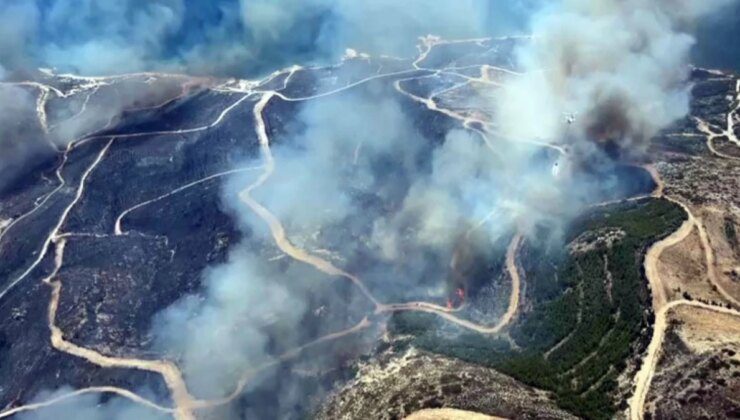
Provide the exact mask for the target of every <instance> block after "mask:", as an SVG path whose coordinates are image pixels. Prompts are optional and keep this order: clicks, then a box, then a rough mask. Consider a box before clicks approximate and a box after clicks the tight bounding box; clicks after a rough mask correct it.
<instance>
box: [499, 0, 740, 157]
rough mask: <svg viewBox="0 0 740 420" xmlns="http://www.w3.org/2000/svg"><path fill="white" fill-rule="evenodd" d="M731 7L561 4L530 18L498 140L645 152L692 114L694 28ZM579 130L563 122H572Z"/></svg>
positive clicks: (648, 1) (647, 0)
mask: <svg viewBox="0 0 740 420" xmlns="http://www.w3.org/2000/svg"><path fill="white" fill-rule="evenodd" d="M729 1H730V0H716V1H707V2H695V1H688V0H687V1H654V0H629V1H617V0H599V1H585V0H565V1H563V2H561V3H557V4H555V5H552V6H548V7H545V8H544V9H543V10H542V11H540V12H538V13H537V14H535V16H534V17H533V20H532V28H533V33H534V39H533V41H532V42H531V43H529V44H525V45H524V46H522V47H521V48H520V49H519V50H518V52H517V54H518V57H517V58H518V61H519V63H520V64H521V66H522V67H523V70H524V71H525V73H526V74H524V75H523V76H522V77H517V78H512V80H510V81H509V82H508V83H507V86H506V87H505V88H504V89H503V92H502V95H501V96H500V100H498V101H497V103H498V122H499V125H500V128H501V130H502V134H504V135H505V136H507V137H510V138H514V139H532V138H538V139H544V140H547V141H551V142H579V141H582V140H587V141H589V142H596V143H599V144H602V145H604V144H607V143H616V144H619V145H620V146H621V147H622V148H623V149H624V150H626V151H627V153H640V152H641V151H642V150H643V149H644V148H645V147H646V145H647V142H648V141H649V140H650V139H651V138H652V137H653V136H654V135H655V134H656V133H657V132H658V131H659V130H661V129H662V128H664V127H666V126H667V125H669V124H670V123H671V122H673V121H675V120H677V119H679V118H681V117H683V116H684V115H686V114H687V112H688V105H689V99H690V92H689V86H688V83H687V77H688V63H689V53H690V51H691V47H692V45H693V43H694V40H693V37H692V36H691V34H690V33H689V32H688V28H690V26H691V25H692V24H694V23H695V21H696V19H698V18H699V17H701V16H702V15H704V14H706V13H709V12H712V11H715V10H717V9H718V8H719V7H721V6H723V5H725V4H727V3H729ZM571 114H572V115H575V116H576V117H577V120H576V123H575V124H574V125H573V126H572V127H571V126H569V124H568V123H566V117H565V116H566V115H571Z"/></svg>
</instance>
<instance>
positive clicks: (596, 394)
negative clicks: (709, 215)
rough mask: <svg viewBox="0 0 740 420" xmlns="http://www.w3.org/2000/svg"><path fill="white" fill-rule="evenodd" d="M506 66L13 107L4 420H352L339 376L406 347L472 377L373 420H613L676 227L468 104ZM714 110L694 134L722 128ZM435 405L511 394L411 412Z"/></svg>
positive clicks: (155, 82) (368, 65)
mask: <svg viewBox="0 0 740 420" xmlns="http://www.w3.org/2000/svg"><path fill="white" fill-rule="evenodd" d="M521 42H526V40H525V39H518V38H507V39H500V40H499V39H482V40H466V41H460V42H447V41H444V40H441V39H437V38H433V37H430V38H425V39H424V40H423V42H422V45H421V46H420V55H419V56H418V57H416V58H415V59H408V60H402V59H394V58H373V57H369V56H364V55H362V54H358V53H355V52H353V51H349V52H348V54H347V57H346V58H345V60H344V61H343V62H342V63H340V64H338V65H336V66H332V67H322V68H299V67H292V68H289V69H285V70H283V71H280V72H276V73H275V74H273V75H271V76H270V77H269V78H267V79H265V80H262V81H245V80H213V79H195V78H188V77H182V76H170V75H158V74H142V75H131V76H124V77H119V78H103V79H89V78H77V77H71V76H48V78H46V79H44V80H42V81H41V82H39V83H35V84H20V85H18V86H15V85H14V88H17V89H22V90H24V91H26V92H28V94H29V95H36V96H35V97H36V98H37V99H38V102H32V103H34V106H33V107H32V109H31V110H30V111H29V112H31V113H32V117H28V121H38V126H37V127H36V126H34V127H35V128H34V131H33V134H24V136H26V135H28V136H29V137H28V138H29V139H31V140H29V141H38V142H39V147H38V148H37V150H41V152H39V153H38V154H37V153H34V154H33V155H31V156H30V159H32V161H33V162H35V164H34V165H32V167H31V168H32V170H27V171H20V172H18V171H16V172H15V173H14V176H13V178H12V179H13V180H12V182H10V183H8V184H7V185H5V186H3V190H2V193H1V195H0V257H1V259H0V261H2V262H1V263H0V283H1V284H0V286H1V287H0V377H2V378H3V381H2V385H1V386H2V388H0V406H2V407H4V410H5V411H3V413H6V414H11V413H15V412H14V411H13V410H15V409H16V408H17V409H19V410H26V409H28V411H29V412H30V413H39V414H41V415H44V413H46V415H48V413H51V412H52V410H54V406H52V408H49V409H48V411H45V410H43V409H41V410H38V407H36V406H33V405H28V404H29V403H32V402H44V401H54V397H64V398H67V397H69V398H68V399H66V400H65V401H66V402H67V403H68V404H71V406H69V407H71V409H73V410H74V409H82V408H84V409H89V408H90V407H89V406H92V407H95V406H96V405H97V403H98V402H99V400H98V399H97V396H98V395H104V397H102V399H101V400H100V402H102V403H103V405H102V407H103V408H99V409H100V410H111V411H102V412H105V413H118V414H116V415H119V414H120V413H122V412H123V413H125V412H126V411H125V410H130V409H133V408H132V407H134V408H135V409H136V410H141V414H138V415H140V416H145V415H146V416H153V417H157V416H175V417H176V418H192V416H198V417H202V418H229V417H230V416H233V417H235V418H242V417H245V416H251V417H255V418H300V417H303V416H305V415H307V413H311V412H314V410H318V409H319V408H318V407H319V406H320V405H321V403H322V401H323V397H325V396H326V394H328V393H331V392H332V391H333V392H334V394H333V398H330V399H329V404H330V405H329V406H324V407H322V408H321V410H320V411H321V412H324V413H331V417H344V418H356V417H357V416H356V415H355V414H353V413H357V412H358V410H359V411H361V409H358V408H357V407H356V406H355V407H352V406H345V405H344V404H345V403H346V401H347V400H346V399H342V397H343V396H345V395H349V396H351V395H355V394H357V395H363V394H364V393H365V391H366V389H365V388H363V386H366V385H367V383H365V382H364V381H365V379H367V378H363V376H362V372H363V370H362V369H360V370H359V374H358V375H355V373H356V367H357V366H358V365H357V360H358V358H360V357H362V356H363V355H375V356H378V357H379V358H383V357H395V356H396V352H397V353H398V354H401V355H402V354H403V352H404V351H405V350H406V348H407V347H408V346H416V347H421V348H424V349H427V350H429V351H432V352H437V353H441V354H444V355H447V356H445V357H449V358H448V359H445V358H444V357H443V356H433V357H432V358H436V359H439V360H444V362H440V363H444V364H449V366H453V367H454V366H457V365H458V364H461V363H462V362H460V361H459V360H458V359H462V360H465V361H467V362H470V363H472V364H474V365H477V366H473V365H467V364H466V365H464V366H465V369H467V371H470V372H473V373H471V374H470V375H473V376H472V377H473V379H475V376H477V375H484V376H485V372H491V378H493V379H491V378H487V380H481V381H478V380H468V381H465V380H464V379H466V378H462V379H461V378H454V377H452V378H451V377H450V375H452V376H454V375H455V373H454V372H448V374H446V375H441V374H440V375H437V376H434V375H431V376H430V377H431V378H432V380H431V382H430V383H426V382H424V381H421V380H420V381H418V382H416V381H413V380H412V381H410V382H409V383H403V384H402V385H403V386H402V387H401V389H403V392H400V393H399V394H398V395H381V396H379V397H378V398H379V400H381V401H391V402H392V404H390V403H389V406H388V407H387V409H384V410H380V411H378V413H381V412H382V415H384V416H388V418H396V417H398V416H401V415H406V414H410V413H411V412H413V411H414V410H417V409H423V408H434V407H436V406H439V405H440V404H442V405H455V406H456V408H463V409H469V410H476V411H479V412H484V413H487V414H491V415H503V416H513V415H515V414H516V413H517V412H518V411H517V407H521V406H527V405H534V404H539V403H542V404H544V405H545V406H546V410H545V411H543V412H546V413H550V414H551V415H552V416H553V417H555V418H563V417H568V416H570V415H571V414H569V413H567V412H566V411H564V409H565V410H570V411H571V412H572V413H575V414H576V415H581V416H589V417H602V416H606V415H609V414H612V413H613V412H614V411H615V410H617V409H618V408H619V407H620V404H621V405H624V404H626V398H627V396H628V395H629V393H630V388H631V378H629V377H628V378H627V379H626V380H625V379H624V376H625V375H627V376H629V375H631V374H633V373H635V370H636V369H637V368H636V367H635V366H634V365H633V362H634V361H635V360H638V359H639V358H640V355H641V352H642V351H643V350H645V347H646V345H647V341H649V336H650V335H649V334H648V331H649V329H648V328H647V327H648V325H649V324H650V323H651V320H652V316H651V315H650V314H649V308H650V306H651V305H650V296H649V292H648V290H649V289H648V286H647V280H646V278H645V276H644V274H643V273H642V271H641V265H642V259H643V255H644V253H645V251H646V250H647V248H648V247H649V246H650V245H651V244H652V243H653V242H655V240H657V239H660V238H663V237H665V236H667V235H669V234H670V233H671V232H672V231H674V230H676V229H677V228H678V226H679V225H680V224H681V222H682V221H683V218H684V214H683V213H682V212H681V210H680V208H679V207H678V206H677V205H675V204H672V203H669V202H667V201H665V200H661V199H659V198H657V197H658V196H660V195H661V194H662V190H660V188H658V192H655V194H654V195H655V196H656V197H655V198H649V197H648V196H650V195H651V194H652V193H653V191H654V190H655V189H656V181H657V180H656V179H654V178H653V177H652V176H651V175H650V173H649V172H648V171H646V170H645V169H643V168H641V167H640V166H638V165H639V164H642V163H643V162H627V161H625V162H621V161H617V162H614V161H611V160H609V159H605V160H604V161H601V160H600V161H598V162H597V163H593V164H584V163H583V162H579V163H577V164H574V165H566V163H567V162H569V156H570V155H569V152H570V150H568V147H567V145H563V144H558V143H550V139H540V138H522V139H505V138H502V137H501V136H499V135H498V133H497V127H496V126H495V124H494V123H493V122H492V121H493V114H494V113H495V110H494V109H491V107H490V106H487V105H486V104H490V97H491V96H493V95H495V94H496V93H497V92H498V89H499V88H500V86H501V83H502V81H504V80H506V79H507V78H511V77H517V73H516V72H517V70H518V69H517V68H516V67H515V66H514V65H513V64H512V60H511V56H512V50H513V48H515V46H516V45H517V44H518V43H521ZM699 73H701V72H699ZM699 73H698V74H697V78H698V79H697V83H698V84H699V87H698V88H697V90H696V91H697V92H704V89H708V90H712V86H713V85H714V84H715V83H717V82H716V80H714V78H711V77H710V78H709V80H703V79H701V78H700V77H699V76H701V74H703V73H701V74H699ZM723 78H724V76H723ZM727 78H729V76H727ZM723 86H724V85H723ZM151 92H156V94H153V93H152V94H149V93H151ZM716 93H717V95H714V96H712V98H713V99H707V96H706V95H697V98H698V99H697V100H698V101H700V102H696V103H697V104H699V105H700V106H697V107H695V109H694V111H693V112H694V114H695V115H697V116H701V117H702V118H705V119H708V120H711V118H716V121H715V122H717V123H721V122H722V121H723V120H722V118H723V115H724V117H726V115H727V110H728V106H729V105H728V104H727V103H723V102H722V101H721V100H720V98H719V96H720V93H727V90H726V89H725V90H722V91H721V92H720V91H719V90H718V91H717V92H716ZM710 96H711V95H710ZM153 98H154V99H153ZM709 102H711V103H712V104H714V105H713V106H714V107H716V108H717V109H716V110H715V109H714V108H712V110H707V108H708V107H709V105H707V103H709ZM112 104H115V108H117V111H116V112H103V110H106V109H108V108H110V107H111V106H112ZM735 112H736V111H735ZM704 113H706V114H704ZM723 113H724V114H723ZM710 117H711V118H710ZM725 121H726V118H725ZM686 124H687V125H688V124H690V121H687V122H686ZM679 131H680V130H679ZM70 133H75V134H76V136H75V137H74V138H70V137H68V136H69V135H70ZM692 144H693V143H692ZM710 144H711V141H710ZM671 145H673V146H671ZM694 146H696V145H694ZM694 146H691V147H694ZM730 146H731V145H730ZM661 147H681V148H683V147H686V144H685V143H681V144H680V145H678V144H677V143H675V140H674V142H668V141H665V142H663V143H661ZM700 147H703V146H701V145H699V146H696V148H697V150H698V149H699V148H700ZM54 149H56V150H54ZM701 153H706V151H704V150H703V149H702V151H701ZM599 156H601V155H599ZM512 162H513V163H512ZM462 179H465V180H472V182H471V183H470V184H466V187H469V188H463V187H460V185H461V184H462V183H460V182H458V181H460V180H462ZM668 187H669V188H670V187H671V186H670V185H669V186H668ZM552 189H555V191H557V192H559V193H561V192H562V191H566V193H562V194H560V195H558V194H554V193H553V190H552ZM552 195H556V199H553V198H552ZM622 199H629V200H628V201H627V202H624V203H618V204H616V203H615V202H616V201H619V200H622ZM491 208H493V209H494V210H495V211H492V210H491ZM522 208H526V210H527V211H522V210H521V209H522ZM584 212H585V214H586V215H585V216H583V215H582V214H583V213H584ZM579 215H582V216H580V217H579V218H577V219H575V220H576V223H570V221H571V220H573V218H576V217H577V216H579ZM565 221H568V223H565ZM605 232H606V233H605ZM523 238H525V239H523ZM538 238H539V239H542V241H541V242H539V241H538V240H537V239H538ZM568 245H571V247H568ZM576 248H577V249H576ZM574 256H575V257H574ZM540 257H541V258H540ZM613 258H622V259H620V260H618V261H619V262H618V263H616V264H615V263H613V262H610V261H612V260H611V259H613ZM548 264H550V265H548ZM602 264H603V265H602ZM612 265H615V266H616V267H618V268H614V267H612ZM550 266H553V267H556V269H552V270H551V268H550ZM610 267H612V268H610ZM574 308H578V309H577V310H575V309H574ZM389 320H390V324H389V328H388V331H386V330H385V327H386V322H387V321H389ZM385 333H387V334H385ZM573 337H575V339H573V340H572V341H571V339H572V338H573ZM424 357H426V356H424ZM372 363H374V360H373V361H371V362H369V363H368V365H371V364H372ZM359 366H367V365H364V364H362V363H361V364H360V365H359ZM438 367H439V366H432V368H434V369H437V368H438ZM426 368H428V366H422V367H421V368H420V369H426ZM491 368H496V369H499V370H502V371H504V372H506V373H507V374H508V375H511V376H512V377H513V378H512V377H505V376H503V375H501V374H498V373H495V372H493V371H491V370H489V369H491ZM381 370H382V369H381ZM453 370H456V369H453ZM465 372H466V370H459V371H458V372H457V374H460V375H463V376H465V375H466V373H465ZM481 372H483V373H481ZM416 373H417V374H418V373H419V372H416ZM430 373H435V375H436V374H437V373H439V372H436V371H435V372H430ZM390 374H398V372H395V373H394V372H391V373H390ZM419 377H426V375H424V374H423V371H422V372H421V374H420V375H419ZM435 378H436V379H435ZM412 379H413V378H412ZM425 379H429V378H425ZM467 379H470V378H467ZM488 379H490V381H489V380H488ZM517 381H523V382H526V383H528V384H529V385H531V386H536V387H540V388H545V389H546V390H547V391H554V392H555V393H556V394H552V393H548V392H546V391H536V390H534V389H532V388H529V387H526V386H524V385H522V384H519V383H517ZM625 381H626V382H625ZM391 382H393V381H391ZM617 382H619V383H617ZM457 383H464V384H466V386H468V385H469V386H475V387H479V388H476V389H475V390H471V393H472V394H473V395H479V396H480V395H485V394H486V393H488V392H490V391H491V390H495V389H496V388H497V387H499V386H504V387H507V386H508V385H507V384H513V385H511V386H513V387H516V389H522V390H523V391H522V392H523V393H526V395H516V396H515V398H513V399H510V398H509V396H507V395H503V396H501V398H502V399H503V400H506V401H508V404H499V403H500V402H501V401H499V400H497V399H496V398H492V399H486V398H483V397H480V398H476V399H466V398H461V397H458V396H456V395H457V394H454V392H452V391H450V395H445V396H444V398H426V397H424V395H425V394H426V393H427V391H426V387H431V388H430V391H429V392H438V391H437V387H441V388H440V389H448V388H449V387H450V386H452V387H453V388H450V389H452V390H454V384H457ZM347 384H349V385H347ZM344 385H347V387H343V386H344ZM416 386H419V387H421V389H415V387H416ZM445 387H447V388H445ZM409 389H414V392H413V393H412V392H409V393H408V395H407V392H406V391H407V390H409ZM74 390H77V391H76V392H83V393H88V397H91V398H92V399H90V398H88V399H85V398H82V399H80V398H76V397H74V392H75V391H74ZM50 392H55V394H53V395H49V393H50ZM372 392H377V390H372ZM411 397H413V398H411ZM530 397H531V399H530ZM86 398H87V397H86ZM406 398H411V399H409V400H406ZM336 401H340V403H338V404H337V405H335V406H332V405H331V404H332V403H333V402H336ZM556 403H557V404H559V405H560V406H561V408H555V406H554V405H555V404H556ZM121 407H123V408H121ZM345 409H346V411H344V412H342V411H343V410H345ZM37 410H38V411H37ZM526 413H528V414H527V415H530V416H533V417H537V413H538V412H537V411H536V410H535V411H526ZM540 413H542V412H540Z"/></svg>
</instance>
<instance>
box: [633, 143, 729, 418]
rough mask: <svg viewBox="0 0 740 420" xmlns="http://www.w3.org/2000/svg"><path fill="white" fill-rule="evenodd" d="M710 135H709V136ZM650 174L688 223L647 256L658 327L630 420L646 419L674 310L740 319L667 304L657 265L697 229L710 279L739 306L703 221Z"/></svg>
mask: <svg viewBox="0 0 740 420" xmlns="http://www.w3.org/2000/svg"><path fill="white" fill-rule="evenodd" d="M708 135H709V134H708ZM649 170H650V173H651V175H652V176H653V178H654V179H655V182H656V185H657V186H658V188H657V189H656V192H655V193H654V194H653V195H654V196H655V197H661V198H665V199H667V200H669V201H671V202H673V203H675V204H677V205H679V206H681V208H683V209H684V211H685V212H686V215H687V219H686V221H684V223H683V224H682V225H681V227H680V228H679V229H678V230H677V231H675V232H674V233H673V234H671V235H670V236H668V237H667V238H665V239H663V240H662V241H659V242H656V243H655V244H654V245H653V246H652V247H651V248H650V249H649V250H648V252H647V254H646V256H645V262H644V267H645V275H646V277H647V278H648V282H649V284H650V289H651V291H652V295H653V311H654V313H655V324H654V325H653V336H652V338H651V340H650V344H649V345H648V350H647V354H646V356H645V358H644V359H643V363H642V365H641V367H640V370H639V371H638V373H637V375H636V376H635V378H634V382H635V392H634V394H633V396H632V398H631V399H630V410H629V411H630V419H631V420H642V419H643V417H644V412H645V400H646V398H647V394H648V391H649V389H650V384H651V382H652V379H653V376H654V375H655V370H656V368H657V363H658V359H659V354H660V349H661V347H662V344H663V341H664V339H665V334H666V329H667V327H668V314H669V312H670V311H671V309H673V308H675V307H677V306H680V305H688V306H694V307H701V308H704V309H709V310H712V311H716V312H722V313H726V314H730V315H736V316H740V312H738V311H735V310H732V309H727V308H724V307H720V306H712V305H707V304H705V303H701V302H696V301H688V300H676V301H672V302H668V298H667V294H666V289H665V285H664V284H663V281H662V279H661V277H660V272H659V270H658V262H659V260H660V256H661V255H662V253H663V251H665V250H666V249H667V248H670V247H671V246H673V245H676V244H678V243H680V242H681V241H683V240H684V239H686V237H688V236H689V234H691V232H692V231H693V230H694V228H697V229H698V230H699V234H700V237H701V238H702V239H701V243H702V248H703V252H704V256H705V260H706V263H707V275H708V277H709V280H710V282H711V283H712V284H713V285H715V286H717V289H718V290H719V291H720V293H721V294H722V295H723V296H725V297H726V298H729V299H728V300H729V301H730V302H737V301H736V300H735V299H733V298H732V296H730V295H729V294H728V293H727V292H725V291H724V289H722V288H721V285H719V284H718V282H717V281H716V277H715V276H714V275H713V274H714V256H713V252H712V248H711V246H710V244H709V241H708V239H707V238H706V232H705V231H704V228H703V225H702V223H701V221H699V220H697V219H696V218H695V217H694V215H693V214H692V213H691V210H690V209H689V208H688V206H686V205H685V204H683V203H682V202H680V201H678V200H676V199H674V198H672V197H669V196H666V195H665V194H664V183H663V181H662V180H661V178H660V175H659V173H658V172H657V170H655V168H654V167H652V166H650V167H649Z"/></svg>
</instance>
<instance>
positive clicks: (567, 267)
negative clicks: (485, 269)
mask: <svg viewBox="0 0 740 420" xmlns="http://www.w3.org/2000/svg"><path fill="white" fill-rule="evenodd" d="M684 218H685V214H684V212H683V210H682V209H681V208H680V207H679V206H677V205H675V204H673V203H671V202H669V201H666V200H659V199H645V200H641V201H638V202H632V203H623V204H618V205H614V206H610V207H606V208H599V209H596V210H593V211H590V212H588V213H586V214H585V215H583V216H581V217H580V218H578V220H575V221H574V222H573V223H571V224H570V227H569V228H568V230H567V231H566V234H565V243H568V242H570V241H571V240H573V239H574V238H576V237H578V236H579V235H582V234H583V233H585V232H587V231H597V230H599V229H603V228H618V229H621V230H622V231H624V232H625V236H624V237H623V238H621V239H619V240H618V241H616V242H614V243H613V244H612V246H611V247H607V246H605V245H603V243H602V244H601V245H599V246H594V247H593V249H590V250H589V251H587V252H584V253H580V254H573V255H571V254H569V253H568V249H567V247H565V246H563V244H562V242H561V243H560V245H559V246H556V245H553V244H552V243H551V242H548V241H544V240H543V241H542V244H541V245H534V244H532V243H531V241H530V242H528V244H527V245H525V247H524V249H523V250H522V252H521V254H520V263H521V265H522V268H523V270H524V271H525V273H526V275H525V282H526V300H527V302H528V304H531V307H532V308H533V309H531V310H530V311H529V312H526V313H523V314H521V315H520V316H519V318H518V320H517V322H516V323H515V324H514V325H513V326H512V327H511V328H510V330H509V335H510V336H511V338H512V339H513V340H514V342H515V343H516V345H517V346H518V347H519V348H517V349H512V348H511V347H510V345H509V342H508V341H506V340H503V339H500V338H497V337H490V336H483V335H480V334H476V333H471V332H468V331H463V330H460V329H459V328H457V327H454V326H451V325H450V324H449V323H446V322H444V321H442V320H441V319H439V318H437V317H435V316H433V315H429V314H410V313H407V314H398V315H395V316H394V317H393V319H392V321H391V327H390V331H391V332H392V333H394V334H404V335H412V336H413V337H414V339H413V340H412V341H411V343H412V344H413V345H415V346H418V347H420V348H423V349H425V350H428V351H432V352H436V353H439V354H444V355H448V356H453V357H457V358H460V359H462V360H465V361H468V362H472V363H478V364H481V365H485V366H490V367H493V368H495V369H497V370H499V371H501V372H504V373H506V374H508V375H511V376H512V377H514V378H516V379H518V380H520V381H522V382H524V383H527V384H529V385H532V386H535V387H538V388H542V389H547V390H550V391H553V392H554V393H555V395H556V398H557V401H558V404H559V405H560V406H562V407H563V408H565V409H567V410H569V411H571V412H573V413H574V414H576V415H578V416H581V417H585V418H590V419H606V418H611V417H612V416H613V414H614V412H615V410H616V408H615V405H616V403H618V402H617V401H614V400H613V394H614V391H615V389H616V386H617V384H616V379H617V376H618V375H619V374H620V373H621V372H622V371H623V370H624V368H625V367H626V360H627V359H628V358H629V357H630V355H631V354H632V353H633V351H634V350H633V348H634V345H635V344H636V343H637V341H638V340H639V339H640V331H641V329H642V328H643V327H644V326H645V325H646V324H647V322H649V316H648V314H647V311H646V308H648V306H649V298H650V296H649V291H648V289H647V282H646V280H645V279H644V274H643V259H644V254H645V251H646V249H647V248H648V247H649V246H650V245H651V244H652V243H654V242H656V241H657V240H659V239H661V238H663V237H665V236H667V235H668V234H670V233H671V232H673V231H675V230H676V229H678V227H679V226H680V225H681V223H682V222H683V220H684ZM607 271H608V273H607ZM451 331H452V333H451ZM640 344H641V345H643V346H644V345H645V344H646V343H640ZM556 346H557V347H556Z"/></svg>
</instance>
